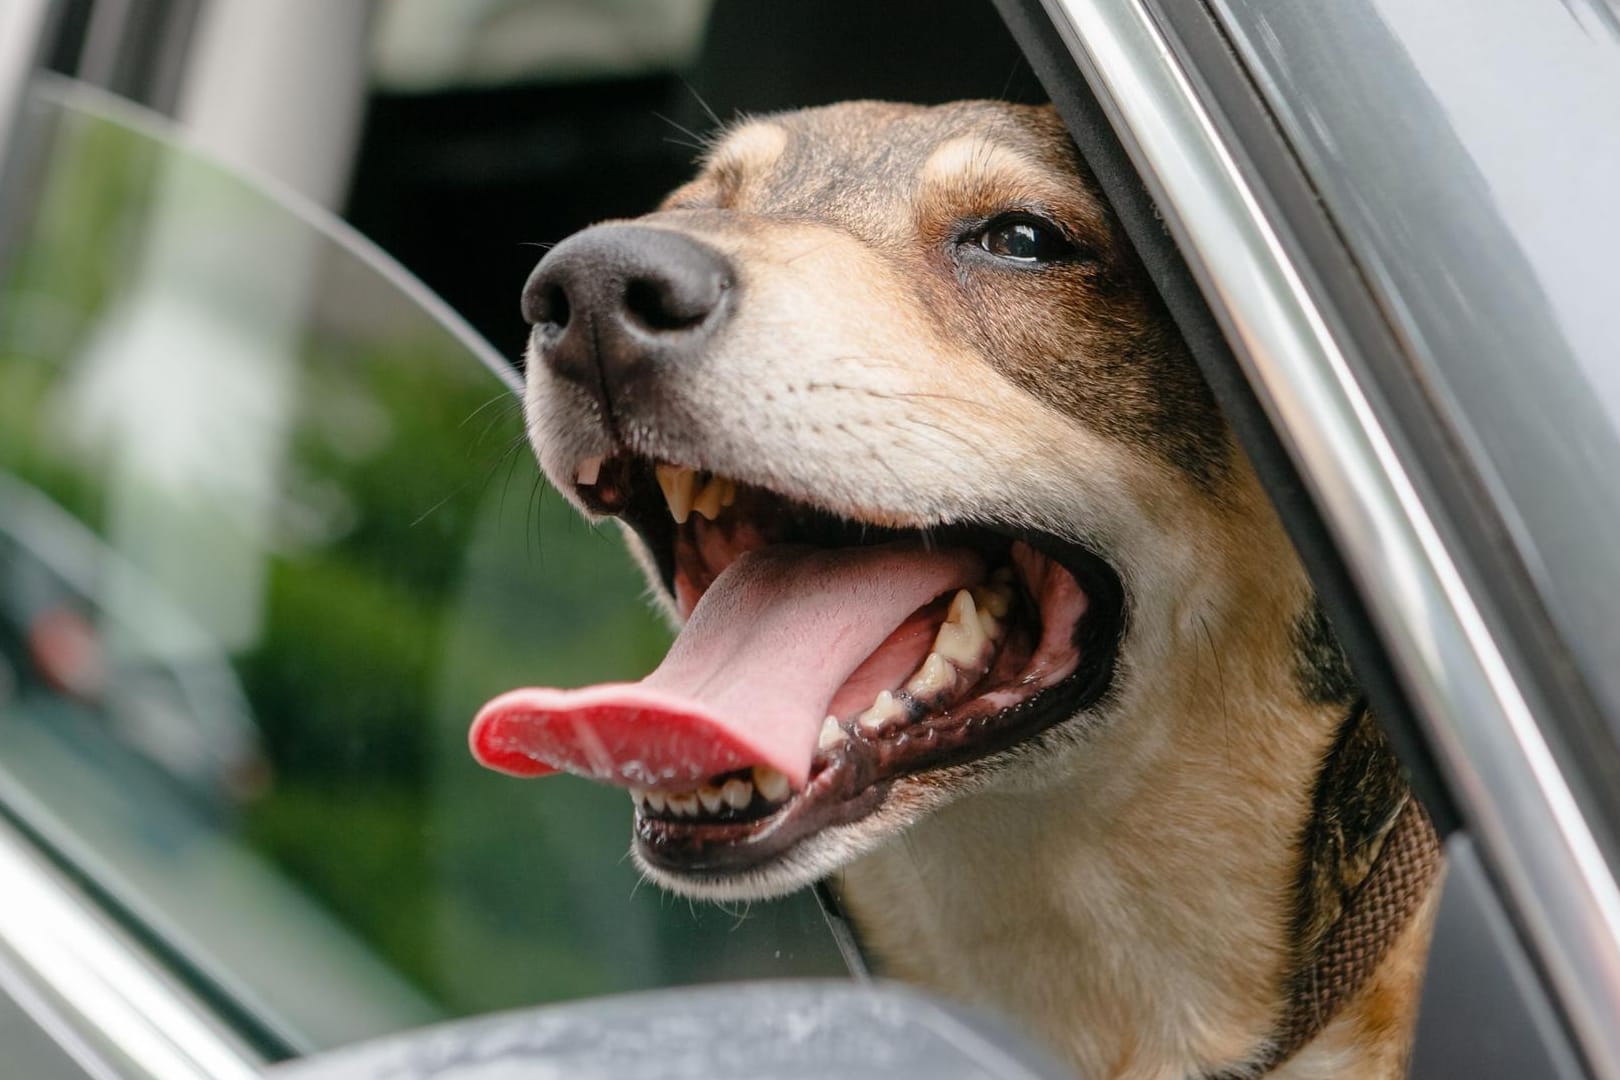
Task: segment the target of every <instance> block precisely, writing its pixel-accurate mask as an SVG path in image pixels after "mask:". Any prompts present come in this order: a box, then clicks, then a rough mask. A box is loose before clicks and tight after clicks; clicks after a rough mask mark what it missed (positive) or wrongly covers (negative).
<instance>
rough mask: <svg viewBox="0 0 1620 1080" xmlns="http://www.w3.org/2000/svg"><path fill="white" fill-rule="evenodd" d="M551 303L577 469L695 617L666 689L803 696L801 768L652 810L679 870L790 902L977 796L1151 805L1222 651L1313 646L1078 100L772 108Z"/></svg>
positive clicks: (542, 325)
mask: <svg viewBox="0 0 1620 1080" xmlns="http://www.w3.org/2000/svg"><path fill="white" fill-rule="evenodd" d="M523 305H524V312H525V315H526V317H527V319H528V321H529V322H530V323H531V324H532V326H533V332H532V336H531V341H530V346H529V352H528V374H527V393H526V412H527V420H528V432H529V436H530V438H531V441H532V443H533V445H534V448H535V450H536V451H537V453H538V455H539V459H540V461H541V463H542V465H543V467H544V469H545V471H546V473H547V475H548V476H549V477H550V479H551V480H552V482H553V483H554V484H555V485H556V486H557V488H558V489H559V490H561V491H562V492H564V493H565V494H566V495H567V497H568V498H570V499H571V500H573V501H574V502H575V503H576V504H577V505H578V506H579V507H580V508H581V509H582V510H583V511H584V512H585V513H586V514H588V515H592V516H597V515H612V516H615V517H617V518H619V519H620V520H621V521H622V523H623V524H624V525H625V527H626V533H627V534H628V536H629V537H630V542H631V544H632V546H633V547H634V548H636V550H637V552H638V554H639V556H640V558H641V560H642V562H643V564H644V566H645V567H646V569H647V571H648V573H649V575H650V577H651V579H652V580H653V582H654V584H655V585H656V587H657V590H658V591H659V593H660V595H661V596H662V598H663V600H664V601H665V603H666V605H667V606H668V608H669V610H670V611H671V612H672V614H673V615H674V616H675V617H676V619H677V620H679V621H685V620H687V619H688V618H689V617H690V622H689V623H688V625H687V628H686V629H685V630H684V631H683V633H682V636H681V638H680V639H679V640H678V641H677V643H676V646H675V649H674V652H673V653H672V656H671V660H670V661H667V662H666V668H672V669H673V668H680V669H681V670H680V671H679V672H677V673H676V674H674V675H670V676H667V677H666V680H665V681H666V683H678V684H679V686H678V689H679V690H680V692H681V693H686V694H690V695H696V696H698V697H704V698H705V699H706V700H709V701H711V702H714V701H719V702H720V704H716V705H715V708H716V709H722V710H723V709H731V710H732V711H733V712H737V711H744V712H746V711H749V710H753V711H756V712H757V711H770V710H773V709H776V708H777V705H778V703H779V701H781V700H786V699H788V698H793V699H794V700H793V701H792V702H791V706H792V707H791V708H790V709H788V711H790V712H794V713H795V716H794V717H791V718H789V719H787V720H778V719H773V720H771V723H773V724H775V723H778V722H780V723H781V724H784V725H788V726H790V727H792V729H793V730H792V733H791V734H786V735H782V736H781V738H783V739H785V740H786V741H787V742H788V743H792V744H794V745H795V746H796V747H800V749H798V750H795V751H794V752H795V753H800V754H801V755H802V758H803V761H804V763H805V764H804V767H803V768H802V770H801V771H800V774H799V775H795V776H789V775H786V773H788V772H791V769H788V768H786V767H784V769H776V768H756V769H753V770H752V771H750V770H749V769H748V768H747V764H746V762H741V763H740V764H739V767H738V768H737V769H735V770H732V771H729V772H727V773H725V774H722V775H717V776H712V777H709V778H706V779H705V780H704V781H703V782H702V783H701V784H694V783H692V782H691V781H690V780H688V781H686V782H684V784H680V783H673V784H672V783H667V782H665V783H659V782H656V780H655V781H654V782H649V783H646V784H644V785H643V788H642V790H638V791H636V792H635V797H636V801H637V820H636V826H635V835H636V840H635V853H636V858H637V860H638V861H639V862H640V863H641V865H642V866H643V868H644V869H645V870H646V871H647V872H648V873H649V874H650V875H651V876H653V877H654V878H656V879H657V880H658V881H660V882H661V883H663V884H665V885H666V886H669V887H671V888H674V889H676V890H679V891H683V892H687V893H692V894H697V895H705V896H714V897H752V896H760V895H768V894H774V893H779V892H783V891H786V890H788V889H791V888H793V887H796V886H798V885H801V884H803V883H806V882H808V881H811V880H814V879H816V878H818V877H820V876H822V875H824V874H826V873H827V872H829V871H831V870H833V869H834V868H836V867H838V866H840V865H841V864H843V863H846V862H848V861H849V860H851V859H853V858H855V857H856V856H858V855H860V854H862V853H864V852H867V851H869V850H871V849H872V848H874V847H875V846H877V845H879V844H880V843H882V842H883V841H884V840H885V839H886V838H888V837H890V836H892V835H894V834H895V833H896V832H897V831H899V830H902V829H904V828H906V827H907V826H910V825H912V824H914V823H916V822H918V821H919V820H921V819H923V818H926V817H928V816H929V815H931V814H933V813H935V812H937V811H938V810H940V808H942V807H943V806H945V805H946V804H949V803H952V802H957V801H960V800H963V799H965V798H968V797H970V796H972V795H973V794H975V793H977V792H982V791H985V790H987V789H996V790H1000V791H1051V790H1055V789H1057V788H1058V786H1059V785H1066V788H1065V789H1066V790H1081V791H1084V792H1093V793H1100V792H1102V791H1104V790H1109V789H1113V788H1117V787H1118V779H1119V777H1120V776H1122V775H1125V774H1140V775H1146V774H1149V773H1151V771H1152V770H1154V769H1155V768H1156V767H1157V765H1156V764H1155V763H1156V762H1161V761H1162V758H1163V755H1164V754H1166V753H1168V752H1169V751H1168V750H1167V747H1171V746H1175V745H1183V744H1184V742H1185V739H1186V738H1189V737H1191V736H1188V734H1187V732H1186V731H1185V730H1182V729H1183V728H1185V727H1186V726H1187V725H1188V724H1190V723H1192V721H1190V720H1189V719H1187V718H1188V717H1193V716H1196V715H1201V714H1202V715H1207V713H1208V711H1209V708H1208V707H1206V706H1204V704H1203V703H1200V702H1196V701H1193V700H1191V698H1192V697H1193V696H1195V695H1197V694H1199V693H1202V692H1206V691H1207V688H1208V687H1209V686H1211V685H1212V683H1211V682H1210V681H1209V679H1208V678H1207V676H1209V673H1210V671H1211V670H1212V668H1211V662H1212V661H1214V662H1216V663H1218V662H1219V660H1218V658H1215V657H1212V656H1211V655H1210V653H1209V652H1208V651H1207V650H1208V649H1210V648H1215V647H1216V643H1217V642H1220V643H1222V644H1221V647H1225V645H1226V644H1228V643H1229V642H1230V641H1231V640H1233V639H1234V636H1235V637H1245V635H1247V638H1254V637H1255V634H1257V633H1258V634H1259V635H1260V637H1262V638H1264V639H1265V642H1266V643H1269V642H1272V641H1273V640H1275V641H1276V642H1279V643H1280V645H1279V648H1286V647H1287V646H1286V639H1287V638H1288V636H1289V633H1290V628H1291V626H1292V623H1291V621H1290V620H1291V619H1292V618H1293V617H1294V614H1295V612H1296V611H1297V610H1298V609H1299V607H1300V606H1301V603H1302V601H1303V599H1304V598H1305V597H1306V589H1305V586H1304V584H1303V579H1302V577H1301V576H1300V575H1299V574H1298V572H1297V565H1296V564H1295V563H1294V562H1293V561H1292V557H1291V556H1290V555H1289V554H1288V551H1287V546H1286V542H1285V541H1284V540H1283V539H1282V536H1281V531H1280V529H1278V527H1277V525H1276V522H1275V519H1274V518H1273V516H1272V515H1271V512H1270V510H1269V508H1268V507H1267V506H1266V504H1265V501H1264V498H1263V496H1261V495H1260V493H1259V492H1258V489H1257V486H1256V485H1255V483H1254V480H1253V476H1252V473H1251V472H1250V471H1249V469H1248V467H1247V466H1246V465H1245V464H1244V462H1243V460H1242V458H1241V455H1240V454H1238V452H1237V451H1236V450H1235V447H1234V444H1233V441H1232V439H1231V436H1230V433H1229V431H1228V429H1227V427H1226V425H1225V424H1224V422H1223V420H1222V419H1221V417H1220V415H1219V413H1218V411H1217V409H1216V407H1215V405H1214V403H1213V401H1212V399H1211V398H1210V396H1209V394H1208V392H1207V390H1206V388H1205V386H1204V384H1203V383H1202V381H1201V379H1200V378H1199V376H1198V374H1197V372H1196V369H1195V367H1194V365H1193V364H1192V362H1191V360H1190V358H1189V356H1188V354H1187V353H1186V351H1185V348H1184V346H1183V345H1182V344H1181V342H1180V339H1179V337H1178V336H1177V334H1176V333H1175V331H1174V329H1173V328H1172V327H1171V325H1170V323H1169V321H1168V319H1167V317H1166V315H1165V313H1164V311H1163V309H1162V308H1161V306H1160V304H1159V302H1158V300H1157V298H1156V296H1155V294H1154V292H1153V290H1152V288H1151V287H1150V286H1149V285H1148V283H1147V281H1146V278H1145V275H1144V274H1143V272H1142V270H1141V267H1140V266H1139V265H1138V263H1137V262H1136V260H1135V257H1134V255H1133V254H1132V252H1131V250H1130V248H1129V246H1128V244H1127V243H1126V242H1125V240H1124V238H1123V235H1122V233H1121V231H1120V229H1119V228H1118V226H1117V224H1116V223H1115V221H1114V219H1113V217H1112V216H1111V214H1110V212H1109V211H1108V209H1107V207H1106V206H1105V205H1104V203H1103V201H1102V200H1101V197H1100V196H1099V194H1098V193H1097V190H1096V187H1095V184H1094V182H1093V181H1092V180H1091V178H1090V176H1089V174H1088V173H1087V171H1086V169H1085V167H1084V165H1083V164H1082V163H1081V161H1080V159H1079V157H1078V155H1077V153H1076V151H1075V149H1074V147H1073V145H1072V143H1071V142H1070V140H1069V138H1068V136H1067V133H1066V132H1065V130H1064V128H1063V125H1062V123H1061V122H1060V121H1059V119H1058V118H1057V116H1056V115H1055V113H1054V112H1053V111H1052V110H1051V109H1049V108H1032V107H1024V106H1015V105H1007V104H1001V103H992V102H966V103H958V104H953V105H947V106H939V107H931V108H924V107H913V106H903V105H892V104H881V103H864V102H863V103H851V104H844V105H837V106H831V107H827V108H821V109H812V110H806V111H803V112H797V113H789V114H783V115H778V116H770V117H764V118H759V119H751V120H748V121H746V122H742V123H740V124H738V125H736V126H734V127H733V128H732V129H730V130H729V131H727V132H725V133H724V134H723V135H721V136H720V137H719V138H718V139H717V140H716V141H715V143H714V145H713V147H712V149H711V151H710V152H709V153H708V155H707V157H706V161H705V163H704V165H703V168H702V170H701V173H700V174H699V175H698V177H697V178H696V179H695V180H693V181H692V182H690V183H689V184H687V185H685V186H684V187H682V188H680V189H678V190H677V191H675V192H674V193H673V194H671V195H670V196H669V197H668V198H667V199H666V200H665V202H664V203H663V205H662V206H661V207H659V208H658V210H657V211H656V212H654V213H651V214H648V215H646V216H644V217H641V218H637V219H634V220H629V221H617V222H609V223H606V224H601V225H597V226H594V227H592V228H590V229H587V230H585V231H583V232H580V233H578V234H576V235H574V236H573V237H571V238H569V239H567V240H565V241H564V242H563V243H561V244H559V245H558V246H557V247H556V248H555V249H553V250H552V251H551V252H550V253H548V254H547V255H546V257H545V258H544V259H543V260H542V262H541V263H540V265H539V266H538V267H537V268H536V270H535V272H534V274H533V275H532V277H531V278H530V280H529V282H528V284H527V286H526V288H525V290H524V294H523ZM700 601H701V602H702V603H700ZM1256 625H1258V626H1261V627H1263V628H1265V629H1263V630H1261V631H1251V630H1246V629H1242V627H1253V626H1256ZM1252 644H1253V643H1252V642H1251V645H1252ZM1269 647H1270V646H1269V644H1267V645H1266V648H1269ZM1200 650H1205V651H1204V652H1203V653H1202V656H1203V660H1202V661H1201V662H1200V661H1199V660H1198V657H1199V656H1200ZM1247 651H1248V652H1250V653H1253V652H1256V651H1265V650H1264V649H1261V648H1259V647H1258V646H1255V647H1253V648H1249V649H1248V650H1247ZM1272 651H1274V652H1275V651H1276V650H1272ZM1232 662H1233V663H1235V661H1232ZM1284 666H1286V665H1284ZM1191 669H1197V672H1196V674H1192V675H1188V674H1186V672H1188V671H1189V670H1191ZM664 670H665V669H660V671H661V673H662V672H663V671H664ZM654 678H655V679H656V678H658V676H655V677H654ZM742 684H746V685H742ZM807 710H808V711H814V712H815V716H814V717H812V718H811V719H810V720H809V721H806V719H805V718H804V716H803V715H799V714H803V713H806V711H807ZM824 714H825V719H823V715H824ZM740 722H741V723H744V724H746V723H748V722H751V721H749V720H748V718H746V717H745V718H744V719H743V720H742V721H740ZM807 723H808V724H809V727H808V729H807V728H806V724H807ZM1178 725H1179V726H1178ZM772 737H773V738H774V737H776V736H772ZM790 781H791V782H790ZM1077 784H1078V788H1076V785H1077ZM1077 797H1078V798H1081V799H1084V798H1091V797H1094V796H1093V795H1090V794H1086V795H1081V796H1077ZM1095 797H1097V798H1101V797H1102V796H1101V795H1100V794H1097V795H1095Z"/></svg>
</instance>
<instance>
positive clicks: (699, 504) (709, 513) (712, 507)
mask: <svg viewBox="0 0 1620 1080" xmlns="http://www.w3.org/2000/svg"><path fill="white" fill-rule="evenodd" d="M725 484H726V482H725V481H724V480H722V479H720V478H719V477H718V476H716V477H714V478H713V479H712V480H710V481H709V482H708V484H707V485H705V486H704V488H703V490H702V491H701V492H699V493H698V496H697V498H696V499H694V500H692V509H693V510H694V511H696V512H697V513H699V514H702V515H703V516H704V517H705V518H706V519H708V520H709V521H713V520H714V519H715V518H717V517H719V516H720V505H721V500H722V499H723V498H724V497H725V494H726V492H725Z"/></svg>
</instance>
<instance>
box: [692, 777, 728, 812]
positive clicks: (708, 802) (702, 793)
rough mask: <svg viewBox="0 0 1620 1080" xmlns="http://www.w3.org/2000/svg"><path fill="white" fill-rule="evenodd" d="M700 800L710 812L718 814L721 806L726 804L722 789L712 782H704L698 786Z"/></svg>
mask: <svg viewBox="0 0 1620 1080" xmlns="http://www.w3.org/2000/svg"><path fill="white" fill-rule="evenodd" d="M698 802H700V803H702V804H703V809H704V810H705V811H707V812H708V813H710V814H718V813H719V812H720V808H721V807H722V806H724V805H725V800H724V799H722V798H721V797H720V789H719V788H717V787H715V786H714V785H712V784H704V785H703V786H702V787H700V788H698Z"/></svg>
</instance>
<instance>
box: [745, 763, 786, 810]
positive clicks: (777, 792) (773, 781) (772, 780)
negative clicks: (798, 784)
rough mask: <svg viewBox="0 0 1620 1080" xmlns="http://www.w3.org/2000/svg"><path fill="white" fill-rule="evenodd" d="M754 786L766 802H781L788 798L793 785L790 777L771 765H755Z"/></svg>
mask: <svg viewBox="0 0 1620 1080" xmlns="http://www.w3.org/2000/svg"><path fill="white" fill-rule="evenodd" d="M754 786H755V787H756V788H758V789H759V794H760V797H761V798H763V799H764V800H765V801H766V802H771V803H779V802H783V801H785V800H786V799H787V797H788V793H789V792H790V791H792V787H791V786H790V785H789V784H788V778H787V777H786V776H785V775H783V774H782V773H780V772H778V771H777V770H775V769H773V768H771V767H770V766H769V765H755V766H754Z"/></svg>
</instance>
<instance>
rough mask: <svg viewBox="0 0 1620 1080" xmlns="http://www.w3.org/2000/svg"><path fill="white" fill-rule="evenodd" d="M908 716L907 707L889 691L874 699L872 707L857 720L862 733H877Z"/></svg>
mask: <svg viewBox="0 0 1620 1080" xmlns="http://www.w3.org/2000/svg"><path fill="white" fill-rule="evenodd" d="M905 714H906V707H905V706H904V705H902V704H900V701H899V699H897V698H896V697H895V696H894V695H893V694H892V693H890V692H889V691H887V690H883V691H880V692H879V693H878V696H877V697H876V698H874V699H873V701H872V707H871V708H870V709H867V710H866V711H865V712H863V713H861V715H859V716H857V717H856V718H855V722H856V723H857V724H859V725H860V727H861V730H862V731H866V732H877V731H882V730H883V725H885V724H888V723H890V722H892V721H895V720H898V719H900V718H901V717H902V716H904V715H905Z"/></svg>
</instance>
